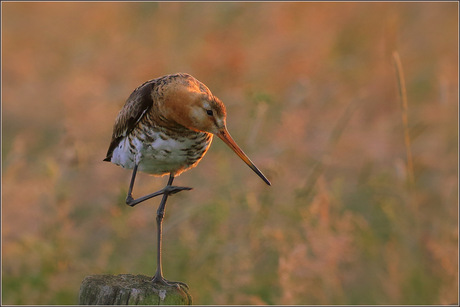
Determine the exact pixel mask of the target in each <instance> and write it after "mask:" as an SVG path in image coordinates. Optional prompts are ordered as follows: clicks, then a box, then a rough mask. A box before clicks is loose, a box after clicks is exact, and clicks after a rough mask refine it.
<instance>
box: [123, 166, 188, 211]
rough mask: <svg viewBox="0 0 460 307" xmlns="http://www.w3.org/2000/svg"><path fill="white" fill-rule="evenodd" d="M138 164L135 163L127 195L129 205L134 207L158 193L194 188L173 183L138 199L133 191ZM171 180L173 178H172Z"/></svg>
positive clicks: (171, 192)
mask: <svg viewBox="0 0 460 307" xmlns="http://www.w3.org/2000/svg"><path fill="white" fill-rule="evenodd" d="M137 166H138V165H137V164H136V165H134V168H133V175H132V177H131V182H130V184H129V189H128V196H127V197H126V204H127V205H128V206H131V207H134V206H135V205H137V204H139V203H141V202H143V201H144V200H147V199H150V198H152V197H155V196H158V195H167V194H168V195H169V194H175V193H178V192H180V191H184V190H191V189H192V188H188V187H176V186H172V185H170V184H168V185H167V186H166V187H165V188H164V189H162V190H160V191H156V192H154V193H152V194H148V195H145V196H142V197H139V198H138V199H134V198H133V195H132V193H133V187H134V180H135V179H136V173H137ZM173 178H174V177H173ZM170 180H171V178H170ZM171 182H172V180H171ZM168 183H169V181H168Z"/></svg>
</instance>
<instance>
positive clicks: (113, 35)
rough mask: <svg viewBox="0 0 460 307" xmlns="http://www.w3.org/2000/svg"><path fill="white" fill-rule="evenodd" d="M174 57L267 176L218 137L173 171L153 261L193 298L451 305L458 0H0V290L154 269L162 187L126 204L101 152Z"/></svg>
mask: <svg viewBox="0 0 460 307" xmlns="http://www.w3.org/2000/svg"><path fill="white" fill-rule="evenodd" d="M395 51H396V52H398V54H399V56H400V58H401V63H402V67H403V70H404V76H405V84H406V87H407V98H408V111H407V115H408V127H405V126H404V125H403V121H402V115H403V109H402V108H401V102H400V100H401V99H400V96H399V94H398V81H397V78H396V70H395V65H394V62H393V58H392V54H393V52H395ZM175 72H187V73H190V74H192V75H193V76H195V77H196V78H197V79H199V80H200V81H202V82H203V83H205V84H206V85H207V86H208V87H209V88H210V89H211V91H212V92H213V94H215V95H216V96H217V97H219V98H220V99H221V100H222V101H223V102H224V103H225V104H226V106H227V111H228V118H227V122H228V128H229V131H230V133H231V134H232V135H233V137H234V139H235V140H236V141H237V142H238V144H239V145H240V146H241V147H242V148H243V150H244V151H245V152H246V153H247V154H248V155H249V156H250V157H251V159H252V160H253V161H254V163H255V164H256V165H257V166H258V167H259V168H260V169H261V170H262V171H263V172H264V173H265V174H266V175H267V177H268V178H269V179H270V180H271V182H272V187H267V186H266V185H265V184H264V183H263V182H262V181H261V180H260V178H258V177H257V176H256V175H255V174H254V173H253V172H252V171H251V170H250V169H249V168H248V167H247V166H246V165H244V163H243V162H241V160H239V159H238V157H237V156H236V155H235V154H234V153H233V152H232V151H231V150H230V149H229V148H227V147H226V146H225V144H223V143H222V142H221V141H220V140H218V139H215V141H214V142H213V145H212V146H211V149H210V151H209V152H208V153H207V155H206V157H205V158H204V159H203V161H202V162H201V163H200V164H199V165H198V167H197V168H195V169H193V170H191V171H189V172H187V173H184V174H183V175H181V176H180V177H179V178H178V179H177V180H176V182H175V183H176V184H178V185H183V186H191V187H193V188H194V190H193V191H191V192H183V193H180V194H178V195H175V196H173V197H172V198H171V199H170V200H169V202H168V206H167V209H166V218H165V222H164V230H165V233H164V245H163V248H164V251H163V252H164V273H165V277H166V278H168V279H171V280H180V281H183V282H186V283H187V284H188V285H189V286H190V289H191V294H192V296H193V299H194V303H195V304H385V305H386V304H457V303H458V262H457V261H458V126H457V123H458V121H457V114H458V4H457V3H456V2H450V3H449V2H440V3H427V2H420V3H385V2H382V3H356V2H355V3H337V2H336V3H326V2H325V3H308V2H300V3H293V2H291V3H276V2H274V3H270V2H266V3H254V2H253V3H244V2H233V3H225V2H220V3H205V2H200V3H184V2H182V3H167V2H160V3H155V2H153V3H147V2H137V3H127V2H112V3H111V2H106V3H105V2H99V3H90V2H60V3H52V2H35V3H31V2H29V3H20V2H2V303H3V304H45V305H46V304H76V303H77V302H78V291H79V287H80V283H81V281H82V280H83V278H84V277H85V276H87V275H91V274H122V273H129V274H145V275H153V274H154V272H155V229H156V228H155V214H156V209H157V205H158V202H159V200H156V199H153V200H150V201H149V202H147V203H144V204H142V205H140V206H137V207H135V208H130V207H128V206H126V205H125V204H124V199H125V197H126V192H127V188H128V183H129V179H130V176H131V172H130V171H128V170H124V169H122V168H120V167H117V166H115V165H113V164H110V163H105V162H102V159H103V158H104V157H105V154H106V151H107V148H108V145H109V143H110V137H111V133H112V125H113V123H114V120H115V117H116V115H117V113H118V111H119V109H120V108H121V106H122V105H123V104H124V101H125V100H126V98H127V97H128V96H129V94H130V93H131V92H132V91H133V90H134V89H135V88H136V87H137V86H138V85H140V84H142V83H143V82H144V81H146V80H149V79H153V78H156V77H159V76H162V75H165V74H170V73H175ZM405 129H408V132H409V136H410V149H411V151H412V155H413V156H412V159H410V158H409V159H410V161H411V162H413V165H414V166H413V173H414V182H411V181H410V180H408V172H409V173H410V172H411V169H409V168H408V167H407V160H408V156H407V144H406V143H405V141H404V132H405ZM165 184H166V178H155V177H151V176H147V175H145V174H139V176H138V178H137V180H136V186H135V191H134V195H137V196H141V195H145V194H147V193H150V192H153V191H156V190H158V189H160V188H162V187H163V186H164V185H165Z"/></svg>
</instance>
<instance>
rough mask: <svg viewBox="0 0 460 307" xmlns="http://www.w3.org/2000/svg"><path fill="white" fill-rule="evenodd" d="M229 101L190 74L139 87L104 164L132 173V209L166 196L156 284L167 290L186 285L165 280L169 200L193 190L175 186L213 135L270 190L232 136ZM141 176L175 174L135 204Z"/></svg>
mask: <svg viewBox="0 0 460 307" xmlns="http://www.w3.org/2000/svg"><path fill="white" fill-rule="evenodd" d="M226 117H227V112H226V108H225V105H224V104H223V102H222V101H221V100H220V99H219V98H217V97H216V96H214V95H213V94H212V93H211V91H210V90H209V88H208V87H207V86H206V85H204V84H203V83H202V82H200V81H198V80H197V79H196V78H195V77H193V76H192V75H190V74H188V73H175V74H170V75H165V76H162V77H158V78H156V79H152V80H149V81H146V82H145V83H143V84H142V85H140V86H139V87H137V88H136V89H135V90H134V91H133V92H132V93H131V95H130V96H129V97H128V99H127V100H126V102H125V104H124V106H123V107H122V109H121V110H120V112H119V113H118V116H117V117H116V119H115V124H114V126H113V133H112V139H111V142H110V145H109V148H108V150H107V155H106V158H105V159H104V161H107V162H111V163H113V164H115V165H118V166H121V167H123V168H126V169H132V176H131V181H130V184H129V188H128V193H127V197H126V204H127V205H129V206H131V207H134V206H135V205H137V204H139V203H141V202H143V201H145V200H148V199H150V198H153V197H156V196H160V195H162V200H161V202H160V205H159V207H158V210H157V216H156V221H157V269H156V273H155V275H154V277H153V279H152V281H153V282H154V283H158V284H161V285H164V286H177V287H179V286H180V285H183V286H186V287H187V285H186V284H185V283H182V282H171V281H168V280H166V279H165V278H164V276H163V270H162V258H161V255H162V253H161V251H162V222H163V218H164V214H165V206H166V201H167V199H168V196H169V195H172V194H175V193H178V192H181V191H185V190H191V189H192V188H190V187H180V186H173V185H172V183H173V180H174V178H175V177H177V176H179V175H180V174H181V173H183V172H185V171H187V170H189V169H191V168H193V167H195V166H197V164H198V163H199V162H200V161H201V159H202V158H203V156H204V155H205V154H206V152H207V151H208V149H209V147H210V145H211V142H212V140H213V136H217V137H219V138H220V139H221V140H222V141H224V143H226V144H227V145H228V146H229V147H230V148H231V149H232V150H233V151H234V152H235V153H236V154H237V155H238V157H240V158H241V159H242V160H243V161H244V162H245V163H246V164H247V165H248V166H249V167H250V168H251V169H252V170H253V171H254V172H255V173H256V174H257V175H258V176H259V177H260V178H261V179H262V180H263V181H264V182H265V183H266V184H267V185H269V186H270V185H271V183H270V181H269V180H268V179H267V178H266V177H265V175H264V174H263V173H262V172H261V171H260V170H259V169H258V168H257V167H256V166H255V165H254V163H253V162H252V161H251V160H250V159H249V157H248V156H247V155H246V154H245V153H244V152H243V151H242V150H241V148H240V147H239V146H238V145H237V143H236V142H235V141H234V140H233V138H232V137H231V136H230V133H229V132H228V130H227V125H226ZM138 171H141V172H144V173H147V174H151V175H154V176H165V175H169V178H168V182H167V184H166V186H165V187H164V188H163V189H161V190H159V191H156V192H154V193H151V194H148V195H145V196H143V197H139V198H137V199H135V198H134V197H133V194H132V193H133V187H134V181H135V178H136V174H137V172H138Z"/></svg>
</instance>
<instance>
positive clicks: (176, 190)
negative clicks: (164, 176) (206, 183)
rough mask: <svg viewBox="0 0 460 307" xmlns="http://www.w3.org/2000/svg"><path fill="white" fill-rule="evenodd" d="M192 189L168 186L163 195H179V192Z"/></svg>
mask: <svg viewBox="0 0 460 307" xmlns="http://www.w3.org/2000/svg"><path fill="white" fill-rule="evenodd" d="M192 189H193V188H189V187H178V186H175V185H168V186H166V187H165V188H164V189H163V194H168V195H172V194H176V193H179V192H180V191H190V190H192Z"/></svg>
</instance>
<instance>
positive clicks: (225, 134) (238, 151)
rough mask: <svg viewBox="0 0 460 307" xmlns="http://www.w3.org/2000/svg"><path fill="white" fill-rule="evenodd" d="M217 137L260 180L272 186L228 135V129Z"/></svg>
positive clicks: (223, 130)
mask: <svg viewBox="0 0 460 307" xmlns="http://www.w3.org/2000/svg"><path fill="white" fill-rule="evenodd" d="M217 136H218V137H219V138H220V139H221V140H222V141H224V142H225V144H227V145H228V146H229V147H230V148H231V149H232V150H233V151H234V152H235V153H236V154H237V155H238V157H240V158H241V160H243V161H244V163H246V164H247V165H248V166H249V167H250V168H251V169H252V170H253V171H254V172H255V173H256V174H257V175H259V177H260V178H262V180H263V181H265V183H266V184H268V185H272V184H271V183H270V181H268V179H267V177H265V176H264V174H262V172H261V171H259V169H258V168H257V167H256V166H255V165H254V163H252V161H251V160H250V159H249V158H248V156H246V154H245V153H244V152H243V151H242V150H241V148H240V147H239V146H238V145H237V144H236V143H235V141H234V140H233V139H232V137H231V136H230V134H229V133H228V131H227V129H225V128H224V129H222V130H220V131H219V133H218V134H217Z"/></svg>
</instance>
